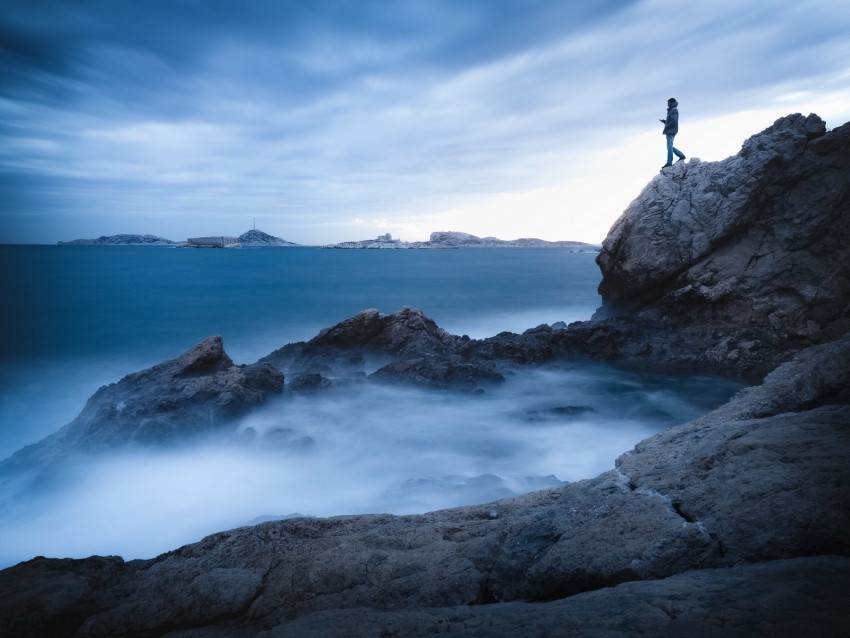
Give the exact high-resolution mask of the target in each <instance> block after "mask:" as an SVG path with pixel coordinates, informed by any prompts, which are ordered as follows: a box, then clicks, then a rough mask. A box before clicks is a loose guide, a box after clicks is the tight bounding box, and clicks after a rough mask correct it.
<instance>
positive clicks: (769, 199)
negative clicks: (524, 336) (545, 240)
mask: <svg viewBox="0 0 850 638" xmlns="http://www.w3.org/2000/svg"><path fill="white" fill-rule="evenodd" d="M597 263H598V264H599V266H600V269H601V270H602V275H603V278H602V283H601V284H600V287H599V290H600V294H601V295H602V297H603V301H604V303H603V307H602V309H601V310H600V312H598V313H597V317H599V318H601V317H608V316H616V315H628V316H630V317H632V318H637V319H643V320H646V321H649V322H662V321H666V322H667V325H668V326H669V328H668V329H675V330H682V329H691V330H692V331H693V333H692V337H693V339H692V340H693V341H694V343H693V344H691V347H692V348H694V349H695V350H696V351H698V352H699V353H700V354H703V355H705V358H706V359H709V360H712V359H718V358H721V359H722V357H723V354H724V352H725V353H726V354H729V353H731V352H733V351H735V353H736V355H735V358H734V360H732V361H729V363H730V364H731V365H732V366H733V367H735V368H739V369H741V368H746V367H747V365H749V361H750V360H752V361H753V365H757V366H763V365H764V364H763V363H762V362H763V361H764V362H767V365H769V364H770V361H771V358H772V357H775V356H776V355H779V356H781V353H784V352H787V351H789V350H794V349H799V348H802V347H805V346H807V345H811V344H813V343H819V342H822V341H828V340H831V339H834V338H836V337H837V336H839V335H841V334H843V333H844V332H846V331H847V330H848V329H850V123H848V124H845V125H844V126H841V127H839V128H836V129H834V130H832V131H829V132H827V131H826V128H825V124H824V122H823V120H821V119H820V118H819V117H817V116H816V115H809V116H808V117H803V116H802V115H799V114H797V115H790V116H788V117H785V118H782V119H780V120H777V121H776V122H775V123H774V124H773V126H771V127H769V128H768V129H766V130H765V131H763V132H761V133H759V134H757V135H755V136H753V137H751V138H750V139H749V140H747V141H746V142H745V143H744V145H743V147H742V149H741V151H740V152H739V153H738V154H737V155H735V156H734V157H731V158H729V159H727V160H724V161H722V162H712V163H704V162H699V161H698V160H691V161H689V162H687V163H684V162H682V163H677V164H676V165H674V166H673V167H671V168H669V169H665V171H664V172H663V173H662V174H660V175H659V176H657V177H656V178H654V179H653V180H652V181H651V182H650V183H649V185H648V186H647V187H646V188H645V189H644V191H643V192H642V193H641V194H640V196H639V197H638V198H637V199H635V200H634V201H633V202H632V203H631V205H630V206H629V208H628V209H627V210H626V212H625V213H624V214H623V216H622V217H621V218H620V219H619V220H618V221H617V223H616V224H615V225H614V227H613V228H612V229H611V232H610V233H609V235H608V237H607V238H606V239H605V241H604V243H603V245H602V252H601V253H600V254H599V256H598V257H597ZM700 342H701V343H700ZM710 350H714V352H710ZM760 360H761V361H760ZM774 362H775V361H774Z"/></svg>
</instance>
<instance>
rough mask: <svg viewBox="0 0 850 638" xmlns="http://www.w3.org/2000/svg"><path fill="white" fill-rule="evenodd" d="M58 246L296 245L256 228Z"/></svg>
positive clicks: (82, 241)
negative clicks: (177, 238) (182, 238)
mask: <svg viewBox="0 0 850 638" xmlns="http://www.w3.org/2000/svg"><path fill="white" fill-rule="evenodd" d="M59 245H60V246H175V247H190V248H241V247H243V246H248V247H253V246H298V245H299V244H295V243H293V242H291V241H286V240H285V239H281V238H280V237H275V236H274V235H269V234H268V233H264V232H263V231H261V230H257V229H256V228H254V229H252V230H249V231H248V232H246V233H242V234H241V235H239V237H228V236H219V235H214V236H207V237H190V238H188V239H186V240H185V241H173V240H171V239H166V238H165V237H157V236H156V235H134V234H122V235H101V236H100V237H98V238H96V239H73V240H71V241H60V242H59Z"/></svg>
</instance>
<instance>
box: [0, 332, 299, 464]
mask: <svg viewBox="0 0 850 638" xmlns="http://www.w3.org/2000/svg"><path fill="white" fill-rule="evenodd" d="M283 382H284V378H283V375H282V374H281V373H280V372H279V371H278V370H277V369H275V368H274V367H273V366H271V365H269V364H265V363H259V364H254V365H248V366H243V365H235V364H234V363H233V361H232V360H231V359H230V357H229V356H227V353H226V352H225V351H224V345H223V343H222V339H221V337H210V338H208V339H205V340H204V341H202V342H201V343H199V344H198V345H196V346H195V347H194V348H192V349H191V350H189V351H187V352H185V353H183V354H182V355H180V356H179V357H177V358H175V359H171V360H170V361H166V362H164V363H160V364H157V365H155V366H153V367H152V368H148V369H147V370H142V371H141V372H134V373H132V374H129V375H127V376H125V377H124V378H123V379H121V380H120V381H118V382H117V383H112V384H109V385H106V386H103V387H102V388H100V389H99V390H98V391H97V392H95V393H94V394H93V395H92V396H91V398H90V399H89V400H88V402H87V403H86V405H85V407H84V408H83V410H82V412H80V414H79V416H77V418H75V419H74V420H73V421H71V423H69V424H68V425H66V426H65V427H63V428H62V429H60V430H59V431H58V432H56V433H55V434H53V435H51V436H49V437H47V438H45V439H43V440H42V441H40V442H39V443H36V444H33V445H30V446H27V447H25V448H23V449H21V450H19V451H18V452H16V453H15V454H14V455H12V456H11V457H10V458H8V459H6V460H5V461H3V463H2V464H0V473H2V474H5V475H10V474H14V473H16V472H18V471H32V470H36V469H38V468H39V467H42V466H45V465H47V464H49V463H52V462H54V461H56V460H58V459H61V458H64V457H66V456H68V455H70V454H75V453H86V454H90V453H98V452H105V451H115V450H116V449H119V448H121V447H122V446H127V445H130V444H137V445H173V444H175V443H179V442H184V441H186V440H188V439H191V438H195V437H198V436H204V435H208V434H212V433H215V432H219V431H222V430H223V429H228V428H230V427H232V426H233V422H234V419H235V418H236V417H238V416H241V415H243V414H246V413H247V412H248V411H249V410H251V409H252V408H254V407H255V406H258V405H260V404H262V403H263V402H265V401H266V400H267V399H268V397H269V396H270V395H274V394H278V393H280V392H281V391H282V389H283Z"/></svg>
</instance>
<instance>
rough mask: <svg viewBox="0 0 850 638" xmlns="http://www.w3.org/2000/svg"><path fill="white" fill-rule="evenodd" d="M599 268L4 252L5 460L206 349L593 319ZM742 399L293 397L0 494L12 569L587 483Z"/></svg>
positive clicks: (705, 389)
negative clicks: (214, 431) (134, 379)
mask: <svg viewBox="0 0 850 638" xmlns="http://www.w3.org/2000/svg"><path fill="white" fill-rule="evenodd" d="M594 256H595V255H594V254H590V253H570V252H568V251H565V250H559V249H469V250H434V251H430V250H427V251H426V250H423V251H395V250H384V251H363V250H354V251H344V250H322V249H313V248H295V249H276V248H262V249H243V250H191V249H175V248H154V247H138V248H136V247H81V246H73V247H52V246H6V247H0V260H2V264H0V265H2V277H3V279H2V298H3V300H4V312H3V314H2V316H3V330H2V342H1V343H2V365H0V381H1V382H2V389H0V424H2V438H0V456H4V457H5V456H8V455H9V454H12V453H13V452H14V451H15V450H17V449H18V448H20V447H21V446H23V445H25V444H27V443H31V442H35V441H37V440H39V439H41V438H43V437H44V436H46V435H48V434H51V433H52V432H55V431H56V430H58V429H59V428H60V427H61V426H63V425H65V424H66V423H68V422H69V421H71V420H72V419H73V418H74V417H75V416H76V415H77V414H78V413H79V411H80V410H81V409H82V407H83V405H84V403H85V401H86V399H87V398H88V397H89V396H90V395H91V394H92V393H93V392H94V391H95V390H96V389H97V388H98V387H99V386H100V385H102V384H104V383H110V382H114V381H117V380H118V379H120V378H121V376H123V375H124V374H127V373H129V372H132V371H135V370H139V369H142V368H145V367H148V366H151V365H153V364H155V363H158V362H160V361H162V360H164V359H167V358H171V357H174V356H176V355H178V354H180V353H181V352H183V351H185V350H186V349H188V348H190V347H191V346H193V345H194V344H195V343H197V342H198V341H200V340H201V339H203V338H205V337H207V336H209V335H212V334H220V335H222V336H223V337H224V342H225V348H226V349H227V351H228V353H229V354H230V355H231V357H232V358H233V359H234V360H235V361H237V362H240V363H243V362H252V361H255V360H256V359H258V358H259V357H261V356H263V355H265V354H268V353H269V352H271V351H272V350H274V349H275V348H278V347H280V346H282V345H284V344H286V343H290V342H293V341H299V340H304V339H308V338H310V337H312V336H314V335H315V334H316V333H317V332H318V331H319V330H320V329H322V328H325V327H327V326H330V325H333V324H334V323H336V322H338V321H341V320H342V319H345V318H347V317H349V316H351V315H353V314H355V313H357V312H358V311H360V310H362V309H365V308H372V307H374V308H378V309H379V310H381V311H382V312H387V313H389V312H394V311H396V310H397V309H399V308H400V307H402V306H405V305H411V306H416V307H418V308H420V309H421V310H422V311H424V312H425V313H426V314H428V315H429V316H431V317H432V318H434V319H435V320H436V321H437V323H438V324H439V325H441V326H442V327H443V328H445V329H447V330H448V331H450V332H453V333H455V334H468V335H470V336H471V337H474V338H478V337H486V336H491V335H494V334H496V333H498V332H500V331H503V330H511V331H515V332H517V331H522V330H524V329H527V328H530V327H534V326H537V325H539V324H541V323H554V322H556V321H565V322H571V321H575V320H582V319H588V318H589V317H590V315H591V314H592V313H593V311H594V310H595V309H596V307H597V306H598V305H599V302H600V300H599V297H598V296H597V294H596V288H597V285H598V282H599V271H598V269H597V267H596V265H595V263H594ZM736 388H737V385H736V384H735V383H732V382H729V381H725V380H720V379H716V378H705V377H698V376H695V377H681V376H680V377H676V378H672V377H664V376H657V375H642V374H638V373H635V372H633V371H632V372H628V371H623V370H619V369H617V368H613V367H611V366H606V365H601V364H596V363H590V362H586V361H573V362H569V361H562V362H554V363H552V364H550V365H548V366H543V367H527V368H516V369H515V370H513V371H512V372H511V373H509V374H508V375H507V379H506V382H505V383H504V384H503V385H501V386H498V387H495V388H493V389H490V390H488V391H487V392H486V393H484V394H461V393H453V392H437V391H426V390H422V389H417V388H408V387H383V386H373V385H371V384H359V385H354V386H347V387H342V388H336V389H333V390H330V391H327V392H324V393H319V394H314V395H308V396H291V395H284V396H282V397H280V398H276V399H274V400H272V401H271V402H270V403H269V404H267V405H266V406H264V407H263V408H261V409H259V410H257V411H255V412H254V413H252V414H250V415H248V416H247V417H245V418H244V419H242V420H241V421H240V422H239V423H238V425H237V435H236V436H230V437H226V438H223V439H216V440H207V441H204V442H201V443H198V444H197V445H194V446H184V447H181V448H179V449H171V450H161V449H160V450H153V449H138V448H137V449H134V450H126V449H125V450H120V451H117V452H116V453H115V454H105V455H100V456H98V457H90V458H86V459H84V460H83V461H80V462H79V463H78V464H76V465H73V464H72V465H70V466H69V467H68V468H66V470H65V471H66V475H65V478H64V479H63V480H62V481H60V482H59V483H58V484H57V483H54V484H52V485H49V486H45V485H44V484H40V485H41V486H40V487H39V488H38V489H36V490H34V491H33V490H30V491H29V492H28V493H27V494H26V496H25V497H24V498H16V497H13V496H12V493H11V492H10V491H8V488H7V491H6V493H3V492H2V490H0V567H2V566H5V565H9V564H13V563H14V562H17V561H19V560H25V559H27V558H30V557H32V556H34V555H39V554H41V555H48V556H76V557H79V556H87V555H91V554H119V555H122V556H124V557H125V558H143V557H150V556H153V555H156V554H157V553H159V552H163V551H166V550H168V549H172V548H174V547H177V546H179V545H181V544H184V543H189V542H193V541H195V540H198V539H199V538H200V537H202V536H204V535H206V534H209V533H213V532H215V531H219V530H222V529H227V528H232V527H235V526H239V525H244V524H247V523H249V522H251V521H256V520H262V518H263V517H269V516H270V517H277V516H286V515H291V514H302V515H310V516H327V515H336V514H356V513H366V512H393V513H414V512H423V511H428V510H434V509H438V508H442V507H451V506H456V505H463V504H471V503H483V502H487V501H492V500H495V499H499V498H503V497H506V496H509V495H511V494H517V493H522V492H527V491H530V490H533V489H538V488H542V487H546V486H551V485H557V484H558V483H559V482H560V481H574V480H578V479H582V478H589V477H592V476H595V475H597V474H598V473H600V472H602V471H605V470H608V469H610V468H612V467H613V463H614V459H615V458H616V457H617V456H618V455H619V454H621V453H623V452H625V451H627V450H628V449H630V448H631V447H632V446H633V445H634V444H635V443H637V442H638V441H639V440H641V439H643V438H645V437H647V436H650V435H651V434H653V433H655V432H658V431H659V430H662V429H664V428H667V427H670V426H673V425H676V424H678V423H682V422H685V421H688V420H690V419H693V418H695V417H697V416H699V415H701V414H704V413H705V412H707V411H708V410H710V409H712V408H713V407H715V406H717V405H719V404H720V403H722V402H723V401H724V400H725V399H726V398H727V397H728V396H729V395H730V394H731V393H732V392H733V391H734V390H735V389H736Z"/></svg>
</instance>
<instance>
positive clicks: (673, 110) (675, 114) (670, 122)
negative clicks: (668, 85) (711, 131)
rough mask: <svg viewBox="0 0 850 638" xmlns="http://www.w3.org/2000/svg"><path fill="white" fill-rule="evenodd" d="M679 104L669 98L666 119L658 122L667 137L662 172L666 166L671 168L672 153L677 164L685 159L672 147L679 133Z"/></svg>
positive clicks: (674, 99) (683, 155)
mask: <svg viewBox="0 0 850 638" xmlns="http://www.w3.org/2000/svg"><path fill="white" fill-rule="evenodd" d="M678 107H679V103H678V102H677V101H676V98H674V97H671V98H670V99H669V100H667V118H666V119H664V120H658V121H659V122H661V123H662V124H663V125H664V135H665V136H666V137H667V163H666V164H665V165H664V166H662V167H661V169H662V170H664V169H665V168H667V167H668V166H673V153H675V154H676V157H678V158H679V159H677V160H676V161H677V162H681V161H682V160H683V159H685V154H684V153H683V152H682V151H680V150H679V149H678V148H675V147H674V146H673V138H674V137H676V133H678V132H679V108H678Z"/></svg>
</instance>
